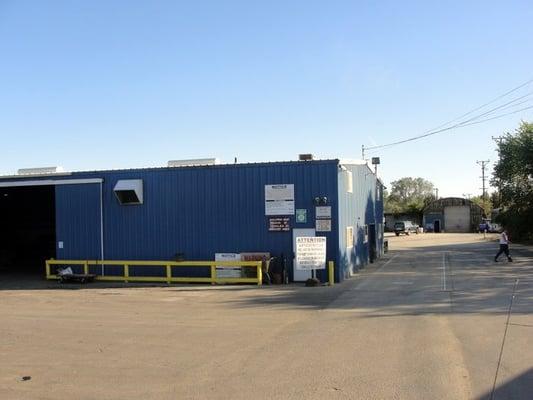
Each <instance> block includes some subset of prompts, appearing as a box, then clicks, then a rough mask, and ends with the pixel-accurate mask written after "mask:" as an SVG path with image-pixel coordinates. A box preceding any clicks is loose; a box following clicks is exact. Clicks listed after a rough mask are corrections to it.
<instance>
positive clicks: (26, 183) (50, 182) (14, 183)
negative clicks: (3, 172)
mask: <svg viewBox="0 0 533 400" xmlns="http://www.w3.org/2000/svg"><path fill="white" fill-rule="evenodd" d="M103 181H104V180H103V179H102V178H94V179H42V180H34V181H11V182H0V187H20V186H53V185H82V184H86V183H102V182H103Z"/></svg>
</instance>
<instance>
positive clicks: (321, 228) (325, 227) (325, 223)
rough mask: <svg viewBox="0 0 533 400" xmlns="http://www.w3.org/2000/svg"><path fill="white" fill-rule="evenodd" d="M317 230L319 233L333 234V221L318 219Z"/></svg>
mask: <svg viewBox="0 0 533 400" xmlns="http://www.w3.org/2000/svg"><path fill="white" fill-rule="evenodd" d="M315 230H316V231H317V232H331V220H330V219H317V220H316V226H315Z"/></svg>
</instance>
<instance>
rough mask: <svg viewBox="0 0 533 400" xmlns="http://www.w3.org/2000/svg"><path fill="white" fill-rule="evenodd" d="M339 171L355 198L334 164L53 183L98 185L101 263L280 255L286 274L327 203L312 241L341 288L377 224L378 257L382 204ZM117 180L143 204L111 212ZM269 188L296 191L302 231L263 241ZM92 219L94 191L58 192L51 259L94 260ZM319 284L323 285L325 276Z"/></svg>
mask: <svg viewBox="0 0 533 400" xmlns="http://www.w3.org/2000/svg"><path fill="white" fill-rule="evenodd" d="M344 168H345V169H346V170H348V171H351V173H352V186H353V193H347V192H346V189H347V182H346V179H347V178H346V177H347V174H346V173H345V171H342V170H341V168H340V165H339V161H338V160H325V161H307V162H278V163H261V164H235V165H217V166H206V167H181V168H151V169H134V170H117V171H95V172H76V173H72V174H69V175H65V176H54V177H53V179H57V180H59V179H92V178H101V179H103V184H102V195H103V236H104V241H103V242H104V243H103V244H104V256H105V259H108V260H113V259H115V260H117V259H124V260H169V259H173V258H174V257H175V255H176V253H184V256H185V259H187V260H213V259H214V255H215V253H224V252H227V253H240V252H262V251H268V252H270V253H271V254H272V255H274V256H279V255H281V254H282V253H283V254H284V255H285V257H286V258H287V262H288V265H287V266H288V269H289V272H290V273H291V274H292V257H293V249H292V228H315V219H316V218H315V204H314V198H315V197H323V196H326V197H327V198H328V205H330V206H331V207H332V230H331V232H317V235H319V236H325V237H327V239H328V241H327V243H328V244H327V257H328V260H331V261H334V262H335V265H336V273H335V278H336V281H341V280H343V279H344V278H345V277H348V276H350V274H352V273H354V272H356V271H357V269H358V268H360V267H362V266H363V265H364V264H366V263H367V262H368V256H369V254H368V243H366V242H365V241H364V237H365V235H364V226H365V224H373V223H375V224H376V231H377V232H378V234H377V239H378V249H379V250H378V252H381V249H382V244H383V235H382V234H381V232H382V223H383V222H382V218H383V198H382V196H379V195H378V197H379V198H378V199H376V187H377V186H376V185H377V184H378V183H377V180H376V177H375V175H374V174H373V173H372V171H371V170H370V169H369V168H368V167H367V166H366V165H351V164H347V165H344ZM50 178H51V177H50V176H47V177H42V178H31V177H29V178H27V179H32V180H34V179H50ZM120 179H142V180H143V186H144V204H142V205H129V206H126V205H120V204H119V203H118V201H117V199H116V198H115V195H114V193H113V188H114V186H115V184H116V183H117V181H118V180H120ZM4 180H5V179H4ZM11 180H13V179H11ZM16 180H25V178H20V179H16ZM0 181H3V179H1V178H0ZM269 184H294V186H295V208H297V209H306V210H307V222H306V223H296V221H295V216H294V215H292V216H289V218H290V227H291V231H289V232H269V230H268V222H269V217H268V216H266V215H265V197H264V196H265V185H269ZM100 211H101V210H100V184H99V183H90V184H76V185H57V186H56V239H57V242H58V243H59V242H62V246H63V247H62V248H57V257H58V258H59V259H82V260H83V259H100V254H101V245H102V243H101V240H100V234H101V233H100V229H101V219H100ZM347 226H353V228H354V246H353V248H347V246H346V227H347ZM108 268H109V267H108ZM120 270H121V269H120ZM193 271H196V272H198V270H196V269H195V270H189V271H186V272H187V273H189V274H190V273H191V272H193ZM199 272H200V273H202V274H205V273H206V272H207V271H199ZM108 273H111V274H112V273H113V269H111V268H110V269H109V270H108ZM116 273H119V268H118V267H117V268H116ZM161 273H163V271H161ZM318 277H319V278H320V279H321V280H323V281H325V280H326V271H319V273H318Z"/></svg>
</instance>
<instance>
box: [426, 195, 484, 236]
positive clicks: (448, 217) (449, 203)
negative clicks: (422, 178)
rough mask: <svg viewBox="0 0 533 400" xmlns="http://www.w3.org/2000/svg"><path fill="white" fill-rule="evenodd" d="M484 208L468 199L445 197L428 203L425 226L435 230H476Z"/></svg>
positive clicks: (455, 231)
mask: <svg viewBox="0 0 533 400" xmlns="http://www.w3.org/2000/svg"><path fill="white" fill-rule="evenodd" d="M482 214H483V210H482V208H481V207H480V206H478V205H477V204H475V203H473V202H472V201H470V200H468V199H463V198H460V197H445V198H442V199H438V200H435V201H433V202H431V203H430V204H428V205H427V206H426V208H425V209H424V218H423V219H424V228H425V229H426V230H428V231H430V232H431V231H433V232H437V233H438V232H450V233H461V232H463V233H464V232H475V231H476V230H477V227H478V225H479V223H480V222H481V217H482Z"/></svg>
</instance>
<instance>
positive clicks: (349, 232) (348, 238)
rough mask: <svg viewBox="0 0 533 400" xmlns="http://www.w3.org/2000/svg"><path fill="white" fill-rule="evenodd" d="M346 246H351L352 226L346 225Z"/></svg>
mask: <svg viewBox="0 0 533 400" xmlns="http://www.w3.org/2000/svg"><path fill="white" fill-rule="evenodd" d="M346 247H347V248H350V247H353V226H347V227H346Z"/></svg>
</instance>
